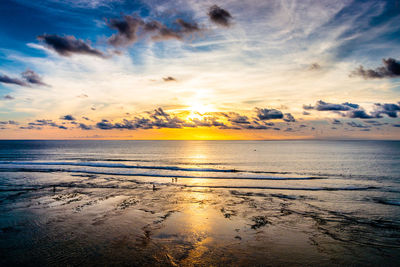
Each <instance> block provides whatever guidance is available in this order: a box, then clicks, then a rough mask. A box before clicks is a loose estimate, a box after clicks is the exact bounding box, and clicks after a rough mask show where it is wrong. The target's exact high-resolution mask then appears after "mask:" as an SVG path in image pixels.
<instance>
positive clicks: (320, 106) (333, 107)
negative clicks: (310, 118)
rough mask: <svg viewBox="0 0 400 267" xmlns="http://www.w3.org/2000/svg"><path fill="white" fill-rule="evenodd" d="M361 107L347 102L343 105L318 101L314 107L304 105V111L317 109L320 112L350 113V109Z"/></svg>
mask: <svg viewBox="0 0 400 267" xmlns="http://www.w3.org/2000/svg"><path fill="white" fill-rule="evenodd" d="M358 107H359V105H357V104H353V103H349V102H345V103H343V104H332V103H327V102H324V101H322V100H319V101H317V103H316V104H315V106H312V105H303V109H306V110H310V109H315V110H318V111H348V110H350V109H354V108H358Z"/></svg>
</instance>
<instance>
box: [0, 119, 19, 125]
mask: <svg viewBox="0 0 400 267" xmlns="http://www.w3.org/2000/svg"><path fill="white" fill-rule="evenodd" d="M0 124H2V125H4V124H10V125H18V124H19V123H18V122H16V121H12V120H9V121H0Z"/></svg>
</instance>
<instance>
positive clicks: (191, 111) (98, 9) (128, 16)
mask: <svg viewBox="0 0 400 267" xmlns="http://www.w3.org/2000/svg"><path fill="white" fill-rule="evenodd" d="M399 25H400V1H398V0H387V1H382V0H381V1H377V0H376V1H373V0H370V1H352V0H338V1H330V0H326V1H325V0H319V1H316V0H268V1H267V0H266V1H256V0H246V1H241V0H223V1H208V0H205V1H196V0H175V1H158V0H148V1H133V0H108V1H107V0H40V1H31V0H2V1H1V2H0V139H137V140H155V139H157V140H158V139H167V140H169V139H173V140H175V139H178V140H210V139H211V140H224V139H227V140H276V139H392V140H393V139H396V140H398V139H400V119H399V116H400V26H399Z"/></svg>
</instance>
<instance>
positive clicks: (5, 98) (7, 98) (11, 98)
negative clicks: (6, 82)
mask: <svg viewBox="0 0 400 267" xmlns="http://www.w3.org/2000/svg"><path fill="white" fill-rule="evenodd" d="M3 99H4V100H13V99H15V98H14V97H13V96H10V95H5V96H3Z"/></svg>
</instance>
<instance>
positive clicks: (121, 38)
mask: <svg viewBox="0 0 400 267" xmlns="http://www.w3.org/2000/svg"><path fill="white" fill-rule="evenodd" d="M143 24H144V22H143V20H142V19H141V18H139V17H134V16H129V15H127V16H123V18H121V19H110V20H109V22H108V26H109V27H110V28H111V29H114V30H117V31H118V33H115V34H113V35H112V36H111V37H110V38H109V39H108V42H109V43H110V44H111V45H113V46H127V45H130V44H132V43H134V42H136V41H137V39H138V30H139V26H141V25H143Z"/></svg>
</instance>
